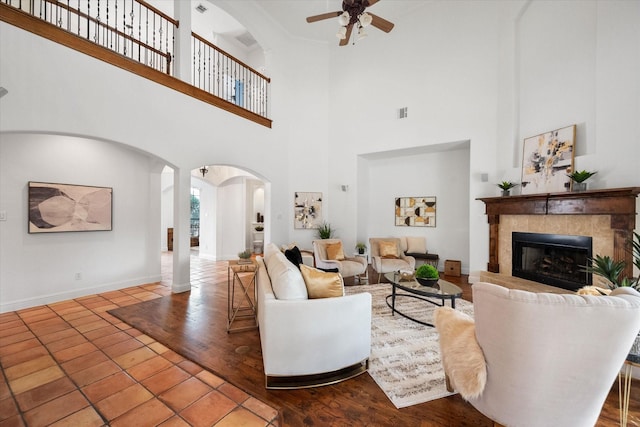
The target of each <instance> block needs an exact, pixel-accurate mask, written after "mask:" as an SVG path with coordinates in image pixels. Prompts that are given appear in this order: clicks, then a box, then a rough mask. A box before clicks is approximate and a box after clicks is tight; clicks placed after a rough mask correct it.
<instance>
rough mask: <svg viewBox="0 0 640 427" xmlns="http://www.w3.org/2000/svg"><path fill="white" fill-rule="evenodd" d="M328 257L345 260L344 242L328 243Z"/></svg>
mask: <svg viewBox="0 0 640 427" xmlns="http://www.w3.org/2000/svg"><path fill="white" fill-rule="evenodd" d="M327 259H330V260H334V261H343V260H344V250H342V242H337V243H329V244H327Z"/></svg>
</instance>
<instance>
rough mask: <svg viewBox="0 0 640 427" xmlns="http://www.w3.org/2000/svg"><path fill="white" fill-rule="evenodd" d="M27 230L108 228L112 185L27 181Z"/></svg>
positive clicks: (102, 229)
mask: <svg viewBox="0 0 640 427" xmlns="http://www.w3.org/2000/svg"><path fill="white" fill-rule="evenodd" d="M28 198H29V230H28V231H29V233H60V232H66V231H109V230H111V229H112V218H111V216H112V199H113V189H112V188H109V187H92V186H86V185H71V184H54V183H49V182H33V181H30V182H29V197H28Z"/></svg>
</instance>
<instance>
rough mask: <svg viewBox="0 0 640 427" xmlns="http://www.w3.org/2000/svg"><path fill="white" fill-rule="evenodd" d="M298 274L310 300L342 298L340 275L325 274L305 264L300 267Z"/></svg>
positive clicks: (342, 285) (342, 287)
mask: <svg viewBox="0 0 640 427" xmlns="http://www.w3.org/2000/svg"><path fill="white" fill-rule="evenodd" d="M300 272H301V273H302V277H303V278H304V283H305V285H306V286H307V294H308V295H309V298H310V299H313V298H331V297H341V296H344V281H343V280H342V276H341V275H340V273H327V272H324V271H320V270H318V269H317V268H313V267H309V266H308V265H305V264H301V265H300Z"/></svg>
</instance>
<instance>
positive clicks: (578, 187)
mask: <svg viewBox="0 0 640 427" xmlns="http://www.w3.org/2000/svg"><path fill="white" fill-rule="evenodd" d="M573 191H587V183H586V182H584V181H583V182H574V183H573Z"/></svg>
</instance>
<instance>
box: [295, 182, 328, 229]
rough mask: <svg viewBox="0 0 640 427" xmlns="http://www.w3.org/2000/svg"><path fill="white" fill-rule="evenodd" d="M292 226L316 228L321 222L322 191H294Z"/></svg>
mask: <svg viewBox="0 0 640 427" xmlns="http://www.w3.org/2000/svg"><path fill="white" fill-rule="evenodd" d="M293 218H294V219H293V227H294V228H298V229H305V228H307V229H316V228H318V226H320V224H322V193H303V192H300V191H298V192H296V193H295V197H294V201H293Z"/></svg>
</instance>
